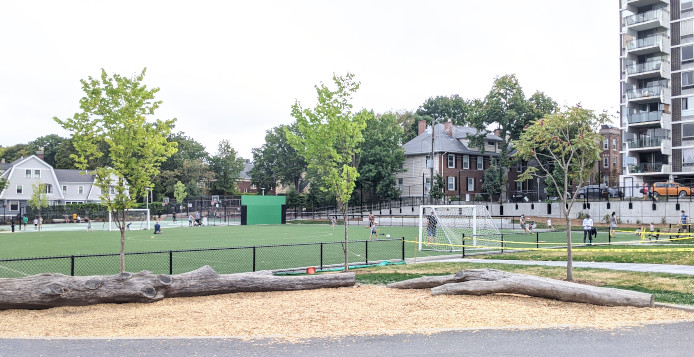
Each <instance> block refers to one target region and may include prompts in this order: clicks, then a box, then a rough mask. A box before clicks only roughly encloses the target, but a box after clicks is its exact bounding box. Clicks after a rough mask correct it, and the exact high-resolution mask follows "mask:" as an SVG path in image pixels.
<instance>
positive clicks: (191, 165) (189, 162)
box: [153, 132, 212, 200]
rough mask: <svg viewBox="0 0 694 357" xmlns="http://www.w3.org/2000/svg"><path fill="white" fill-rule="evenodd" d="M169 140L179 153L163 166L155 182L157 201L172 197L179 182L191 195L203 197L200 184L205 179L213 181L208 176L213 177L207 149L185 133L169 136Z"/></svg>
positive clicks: (167, 160)
mask: <svg viewBox="0 0 694 357" xmlns="http://www.w3.org/2000/svg"><path fill="white" fill-rule="evenodd" d="M168 140H169V141H170V142H175V143H176V147H177V149H178V151H176V153H175V154H173V155H171V157H169V158H168V159H166V161H164V162H163V163H162V164H161V169H160V171H161V173H160V174H159V175H157V177H155V178H154V180H153V183H154V190H153V191H154V195H155V197H156V199H157V200H160V199H161V198H162V197H164V196H165V197H172V195H173V194H174V192H173V188H174V185H175V184H176V182H178V181H181V182H182V183H183V184H184V185H185V186H186V187H187V188H188V192H189V193H191V195H193V196H196V197H197V196H200V195H202V190H201V189H200V187H198V184H199V183H200V182H201V181H205V179H209V180H208V181H211V177H208V176H211V175H212V173H211V171H210V168H209V165H208V164H207V162H208V161H209V159H210V156H209V154H208V153H207V151H205V147H204V146H203V145H202V144H200V143H198V142H197V141H195V140H194V139H193V138H191V137H188V136H186V135H185V134H184V133H183V132H178V133H173V134H171V135H169V138H168Z"/></svg>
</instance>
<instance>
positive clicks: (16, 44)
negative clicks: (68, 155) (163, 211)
mask: <svg viewBox="0 0 694 357" xmlns="http://www.w3.org/2000/svg"><path fill="white" fill-rule="evenodd" d="M618 20H619V4H618V1H617V0H582V1H558V0H524V1H518V0H496V1H469V0H458V1H438V0H429V1H408V0H397V1H379V0H370V1H368V0H367V1H362V0H350V1H327V0H325V1H302V0H284V1H262V0H260V1H258V0H254V1H206V0H198V1H153V0H149V1H148V0H139V1H130V0H119V1H74V0H62V1H41V0H37V1H32V0H21V1H15V0H4V1H3V2H2V10H1V11H0V34H2V35H0V145H2V146H9V145H14V144H18V143H27V142H29V141H31V140H33V139H35V138H37V137H39V136H43V135H48V134H58V135H61V136H64V137H69V133H68V132H66V131H64V130H63V129H62V128H61V127H60V126H59V125H58V124H57V123H56V122H55V121H54V120H53V117H58V118H62V119H65V118H68V117H71V116H72V115H73V114H74V113H77V112H79V111H80V109H79V100H80V98H82V97H83V96H84V93H83V92H82V88H81V84H80V79H86V78H88V77H89V76H92V77H98V76H100V73H101V69H104V70H106V72H107V73H110V74H113V73H117V74H120V75H124V76H129V77H131V76H134V75H135V74H138V73H140V72H141V71H142V69H143V68H145V67H146V68H147V74H146V77H145V81H144V82H145V83H146V84H147V85H148V86H149V87H158V88H160V92H159V93H157V99H158V100H161V101H163V103H162V106H161V107H160V109H159V110H158V111H157V112H156V113H155V116H154V117H155V118H159V119H171V118H176V119H177V122H176V128H175V129H174V131H182V132H184V133H185V134H186V135H188V136H190V137H192V138H193V139H195V140H196V141H198V142H199V143H201V144H203V145H204V146H205V147H206V149H207V151H208V152H209V153H210V154H215V153H216V152H217V145H218V143H219V142H220V141H221V140H224V139H226V140H228V141H229V142H230V143H231V145H232V147H234V149H235V150H236V151H237V152H238V153H239V154H240V155H241V156H242V157H243V158H246V159H252V154H251V150H252V149H253V148H258V147H261V146H262V145H263V144H264V142H265V134H266V131H267V130H270V129H272V128H273V127H275V126H278V125H282V124H291V123H292V122H294V118H292V117H291V107H292V105H293V104H294V103H295V102H296V101H299V102H300V103H301V105H302V106H303V107H313V106H314V105H315V102H316V92H315V88H314V86H315V85H317V84H320V83H321V82H322V83H325V84H327V85H329V86H330V85H331V84H332V76H333V74H338V75H344V74H345V73H347V72H351V73H353V74H354V75H355V79H356V80H357V81H359V82H360V83H361V85H360V88H359V91H358V92H357V93H356V94H355V95H354V97H353V104H354V108H355V109H362V108H366V109H369V110H373V111H374V112H376V113H385V112H388V111H404V110H410V111H414V110H416V109H417V108H418V107H419V106H420V105H422V104H423V103H424V102H425V101H426V100H427V99H428V98H431V97H435V96H439V95H442V96H449V95H453V94H457V95H460V96H461V97H463V98H466V99H473V98H483V97H484V96H485V95H486V94H487V93H488V92H489V90H490V88H491V86H492V83H493V81H494V78H495V77H499V76H502V75H505V74H515V75H516V76H517V77H518V80H519V82H520V84H521V86H522V87H523V90H524V93H525V95H526V96H528V97H529V96H530V95H532V94H533V93H534V92H535V91H541V92H544V93H545V94H546V95H548V96H550V97H552V98H553V99H554V100H555V101H557V102H558V103H559V104H560V105H567V106H570V105H574V104H576V103H579V102H580V103H581V104H582V106H583V107H585V108H588V109H593V110H596V111H597V112H602V111H603V110H607V111H608V112H609V113H610V114H615V116H616V113H617V110H618V107H619V21H618ZM616 123H617V119H616V118H615V125H616Z"/></svg>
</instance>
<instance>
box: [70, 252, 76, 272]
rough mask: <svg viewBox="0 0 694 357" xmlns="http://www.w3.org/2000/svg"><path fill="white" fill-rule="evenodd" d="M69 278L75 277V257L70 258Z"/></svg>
mask: <svg viewBox="0 0 694 357" xmlns="http://www.w3.org/2000/svg"><path fill="white" fill-rule="evenodd" d="M70 276H75V256H74V255H71V256H70Z"/></svg>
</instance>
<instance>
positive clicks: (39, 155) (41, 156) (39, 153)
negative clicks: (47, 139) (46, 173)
mask: <svg viewBox="0 0 694 357" xmlns="http://www.w3.org/2000/svg"><path fill="white" fill-rule="evenodd" d="M36 157H38V158H39V159H41V160H43V148H40V149H39V150H38V151H37V152H36Z"/></svg>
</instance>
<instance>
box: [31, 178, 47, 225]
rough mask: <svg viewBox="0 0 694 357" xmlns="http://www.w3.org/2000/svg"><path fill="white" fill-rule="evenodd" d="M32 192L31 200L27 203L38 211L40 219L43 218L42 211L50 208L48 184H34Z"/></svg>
mask: <svg viewBox="0 0 694 357" xmlns="http://www.w3.org/2000/svg"><path fill="white" fill-rule="evenodd" d="M31 188H32V190H33V191H32V192H31V198H30V199H29V200H28V201H27V204H29V207H31V208H33V209H35V210H37V211H38V212H39V217H41V209H43V208H46V207H48V194H47V193H46V184H43V183H41V181H39V182H34V183H32V184H31ZM39 230H41V225H39Z"/></svg>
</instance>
